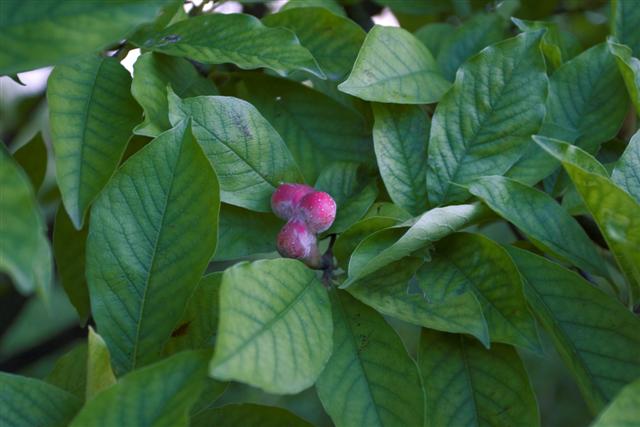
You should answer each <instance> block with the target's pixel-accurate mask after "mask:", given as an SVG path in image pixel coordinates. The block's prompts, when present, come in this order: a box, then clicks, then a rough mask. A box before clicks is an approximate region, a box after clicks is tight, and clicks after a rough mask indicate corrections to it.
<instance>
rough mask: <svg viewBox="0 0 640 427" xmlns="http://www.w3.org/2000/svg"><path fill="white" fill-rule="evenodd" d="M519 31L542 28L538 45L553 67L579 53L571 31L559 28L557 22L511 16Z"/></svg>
mask: <svg viewBox="0 0 640 427" xmlns="http://www.w3.org/2000/svg"><path fill="white" fill-rule="evenodd" d="M511 20H512V21H513V23H514V24H516V26H517V27H518V28H519V29H520V30H521V31H536V30H541V29H544V30H546V32H545V33H544V36H542V41H541V42H540V47H541V48H542V51H543V52H544V55H545V57H546V58H547V59H548V60H549V62H550V64H551V67H552V68H553V69H556V68H558V67H559V66H561V65H562V64H563V63H564V62H566V61H567V60H569V59H571V58H573V57H574V56H576V55H577V54H578V53H580V51H581V49H580V44H579V42H578V40H577V39H575V38H574V37H573V35H571V33H567V32H563V31H562V30H560V27H559V26H558V24H556V23H554V22H547V21H527V20H523V19H518V18H511Z"/></svg>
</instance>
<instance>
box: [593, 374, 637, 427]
mask: <svg viewBox="0 0 640 427" xmlns="http://www.w3.org/2000/svg"><path fill="white" fill-rule="evenodd" d="M638 420H640V379H637V380H635V381H634V382H632V383H630V384H628V385H627V386H625V387H624V388H623V389H622V391H620V393H618V395H617V396H616V397H615V399H613V401H612V402H611V403H610V404H609V406H607V407H606V408H605V409H604V411H602V413H601V414H600V416H599V417H598V419H597V420H596V421H595V422H594V423H593V427H633V426H634V425H636V424H638Z"/></svg>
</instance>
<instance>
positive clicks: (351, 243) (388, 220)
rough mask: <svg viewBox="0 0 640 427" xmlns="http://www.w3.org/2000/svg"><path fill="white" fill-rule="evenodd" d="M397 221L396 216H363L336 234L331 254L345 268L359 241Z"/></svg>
mask: <svg viewBox="0 0 640 427" xmlns="http://www.w3.org/2000/svg"><path fill="white" fill-rule="evenodd" d="M398 222H400V221H399V220H398V219H397V218H392V217H388V216H371V217H367V218H363V219H362V220H360V221H358V222H356V223H355V224H353V225H352V226H351V227H349V228H347V229H346V230H345V231H343V232H342V233H340V234H339V235H338V238H337V239H336V242H335V244H334V245H333V255H334V256H335V257H336V259H337V260H338V263H339V264H340V266H341V267H342V268H343V269H345V270H346V269H347V268H346V267H347V265H348V263H349V257H350V256H351V253H352V252H353V251H354V250H355V249H356V247H358V245H359V244H360V242H362V241H363V240H364V239H365V238H367V237H368V236H370V235H371V234H373V233H375V232H376V231H380V230H382V229H384V228H388V227H391V226H394V225H396V224H397V223H398Z"/></svg>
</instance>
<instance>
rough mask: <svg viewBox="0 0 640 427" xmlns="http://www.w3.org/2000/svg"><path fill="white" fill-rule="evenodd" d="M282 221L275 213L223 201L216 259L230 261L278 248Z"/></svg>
mask: <svg viewBox="0 0 640 427" xmlns="http://www.w3.org/2000/svg"><path fill="white" fill-rule="evenodd" d="M282 225H283V224H282V220H280V219H278V218H277V217H275V216H274V215H273V214H267V213H260V212H252V211H248V210H246V209H241V208H238V207H235V206H232V205H227V204H222V205H221V207H220V227H219V230H218V233H219V234H218V242H219V244H218V250H216V255H215V257H214V260H216V261H227V260H232V259H238V258H243V257H246V256H249V255H254V254H260V253H267V252H273V251H275V250H276V237H277V236H278V233H279V232H280V229H281V228H282Z"/></svg>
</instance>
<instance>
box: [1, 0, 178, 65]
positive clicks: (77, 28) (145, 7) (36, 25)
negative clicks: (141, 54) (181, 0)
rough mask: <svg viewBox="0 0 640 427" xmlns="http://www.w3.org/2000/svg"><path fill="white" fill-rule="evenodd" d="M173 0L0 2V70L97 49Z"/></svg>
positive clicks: (78, 54)
mask: <svg viewBox="0 0 640 427" xmlns="http://www.w3.org/2000/svg"><path fill="white" fill-rule="evenodd" d="M172 1H174V0H131V1H129V0H126V1H125V0H116V1H114V0H96V1H91V2H78V1H76V0H40V1H37V2H36V1H8V2H4V1H3V2H2V20H0V46H2V50H1V51H0V74H11V73H16V72H20V71H27V70H31V69H34V68H39V67H43V66H45V65H52V64H57V63H60V62H62V61H66V60H69V59H72V58H75V57H78V56H80V55H84V54H88V53H92V52H98V51H99V50H102V49H105V48H107V47H109V46H110V45H111V44H114V43H118V42H119V41H120V40H121V39H123V38H124V37H125V36H127V35H128V33H130V32H131V31H132V30H133V29H135V28H136V26H138V25H140V24H142V23H144V22H147V21H151V20H153V18H154V17H155V15H156V14H157V13H158V12H159V10H160V9H161V8H162V7H163V6H164V5H166V4H168V3H170V2H172Z"/></svg>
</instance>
